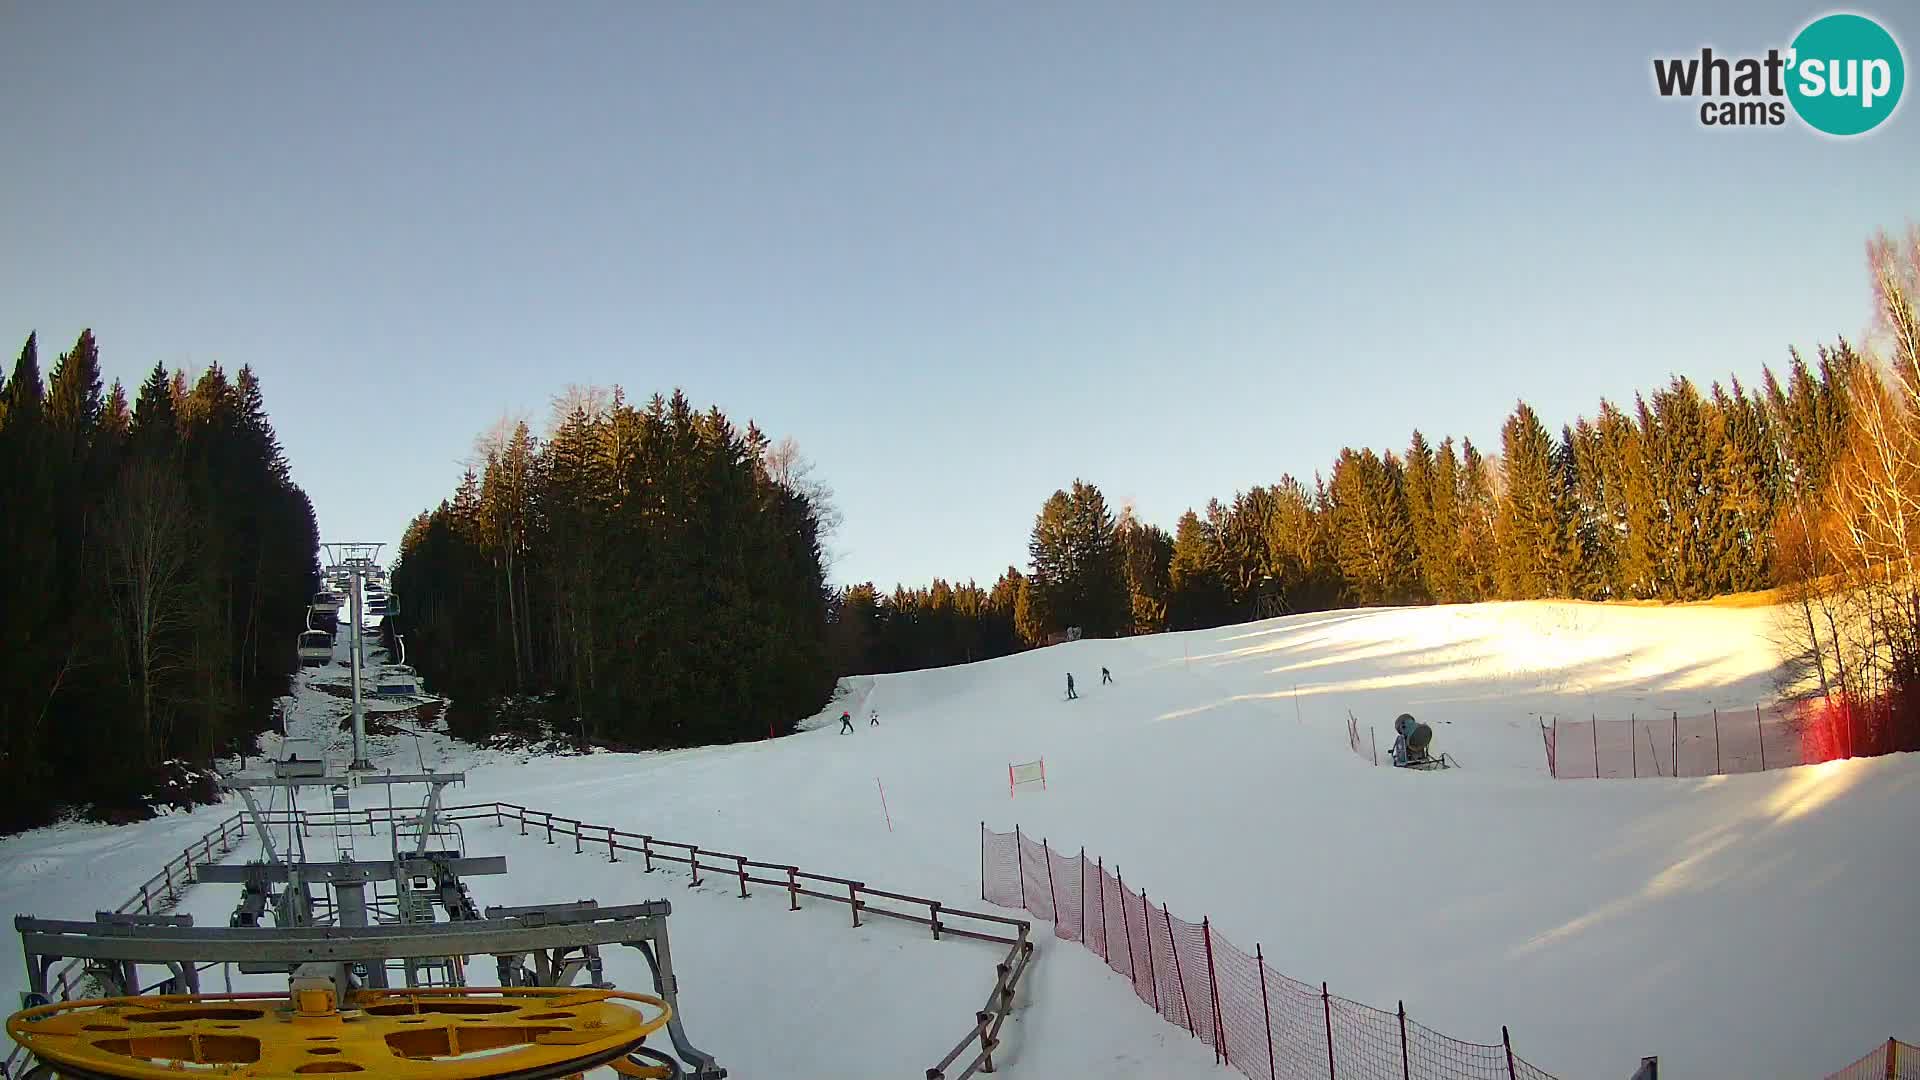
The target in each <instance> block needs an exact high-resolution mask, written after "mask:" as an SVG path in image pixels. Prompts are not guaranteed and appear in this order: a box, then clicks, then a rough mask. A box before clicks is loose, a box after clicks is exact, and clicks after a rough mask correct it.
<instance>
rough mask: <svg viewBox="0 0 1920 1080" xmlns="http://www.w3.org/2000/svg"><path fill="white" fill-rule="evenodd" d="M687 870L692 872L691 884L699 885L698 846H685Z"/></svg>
mask: <svg viewBox="0 0 1920 1080" xmlns="http://www.w3.org/2000/svg"><path fill="white" fill-rule="evenodd" d="M687 869H689V870H692V871H693V883H694V884H695V885H698V884H700V845H698V844H688V845H687Z"/></svg>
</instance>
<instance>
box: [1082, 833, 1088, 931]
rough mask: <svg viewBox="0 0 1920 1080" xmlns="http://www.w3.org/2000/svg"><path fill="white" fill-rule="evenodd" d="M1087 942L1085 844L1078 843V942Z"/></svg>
mask: <svg viewBox="0 0 1920 1080" xmlns="http://www.w3.org/2000/svg"><path fill="white" fill-rule="evenodd" d="M1086 943H1087V845H1085V844H1081V845H1080V944H1082V945H1085V944H1086Z"/></svg>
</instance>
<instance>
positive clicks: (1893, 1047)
mask: <svg viewBox="0 0 1920 1080" xmlns="http://www.w3.org/2000/svg"><path fill="white" fill-rule="evenodd" d="M1826 1080H1920V1046H1914V1045H1912V1044H1911V1043H1903V1042H1901V1041H1899V1040H1898V1039H1888V1040H1887V1041H1886V1042H1883V1043H1881V1044H1880V1045H1879V1046H1876V1047H1874V1048H1873V1053H1871V1054H1868V1055H1867V1056H1866V1057H1863V1058H1861V1059H1860V1060H1859V1061H1856V1062H1854V1063H1853V1064H1851V1065H1849V1066H1847V1067H1846V1068H1844V1069H1841V1070H1840V1071H1839V1072H1837V1073H1833V1074H1832V1075H1830V1076H1828V1077H1827V1078H1826Z"/></svg>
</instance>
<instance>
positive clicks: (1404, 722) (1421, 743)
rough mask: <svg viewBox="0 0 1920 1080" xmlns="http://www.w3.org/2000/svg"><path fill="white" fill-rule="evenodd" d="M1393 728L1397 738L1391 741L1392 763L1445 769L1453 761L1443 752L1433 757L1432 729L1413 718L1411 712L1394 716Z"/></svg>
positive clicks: (1419, 767)
mask: <svg viewBox="0 0 1920 1080" xmlns="http://www.w3.org/2000/svg"><path fill="white" fill-rule="evenodd" d="M1393 730H1394V733H1395V734H1396V735H1398V736H1399V738H1397V739H1395V740H1394V743H1393V763H1394V764H1395V765H1396V766H1399V767H1400V768H1403V769H1445V768H1449V767H1451V766H1452V764H1453V761H1452V759H1451V758H1448V757H1447V756H1446V755H1445V754H1441V755H1440V756H1439V757H1434V756H1433V753H1432V748H1433V729H1432V728H1431V727H1428V726H1427V725H1425V724H1423V723H1421V722H1420V721H1418V720H1415V719H1414V718H1413V714H1412V713H1401V714H1400V715H1399V716H1397V717H1395V718H1394V721H1393Z"/></svg>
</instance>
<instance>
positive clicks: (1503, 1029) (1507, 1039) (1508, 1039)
mask: <svg viewBox="0 0 1920 1080" xmlns="http://www.w3.org/2000/svg"><path fill="white" fill-rule="evenodd" d="M1500 1045H1501V1046H1502V1047H1503V1048H1505V1050H1506V1051H1507V1080H1515V1078H1514V1074H1513V1037H1512V1036H1510V1035H1508V1034H1507V1025H1505V1024H1501V1025H1500Z"/></svg>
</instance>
